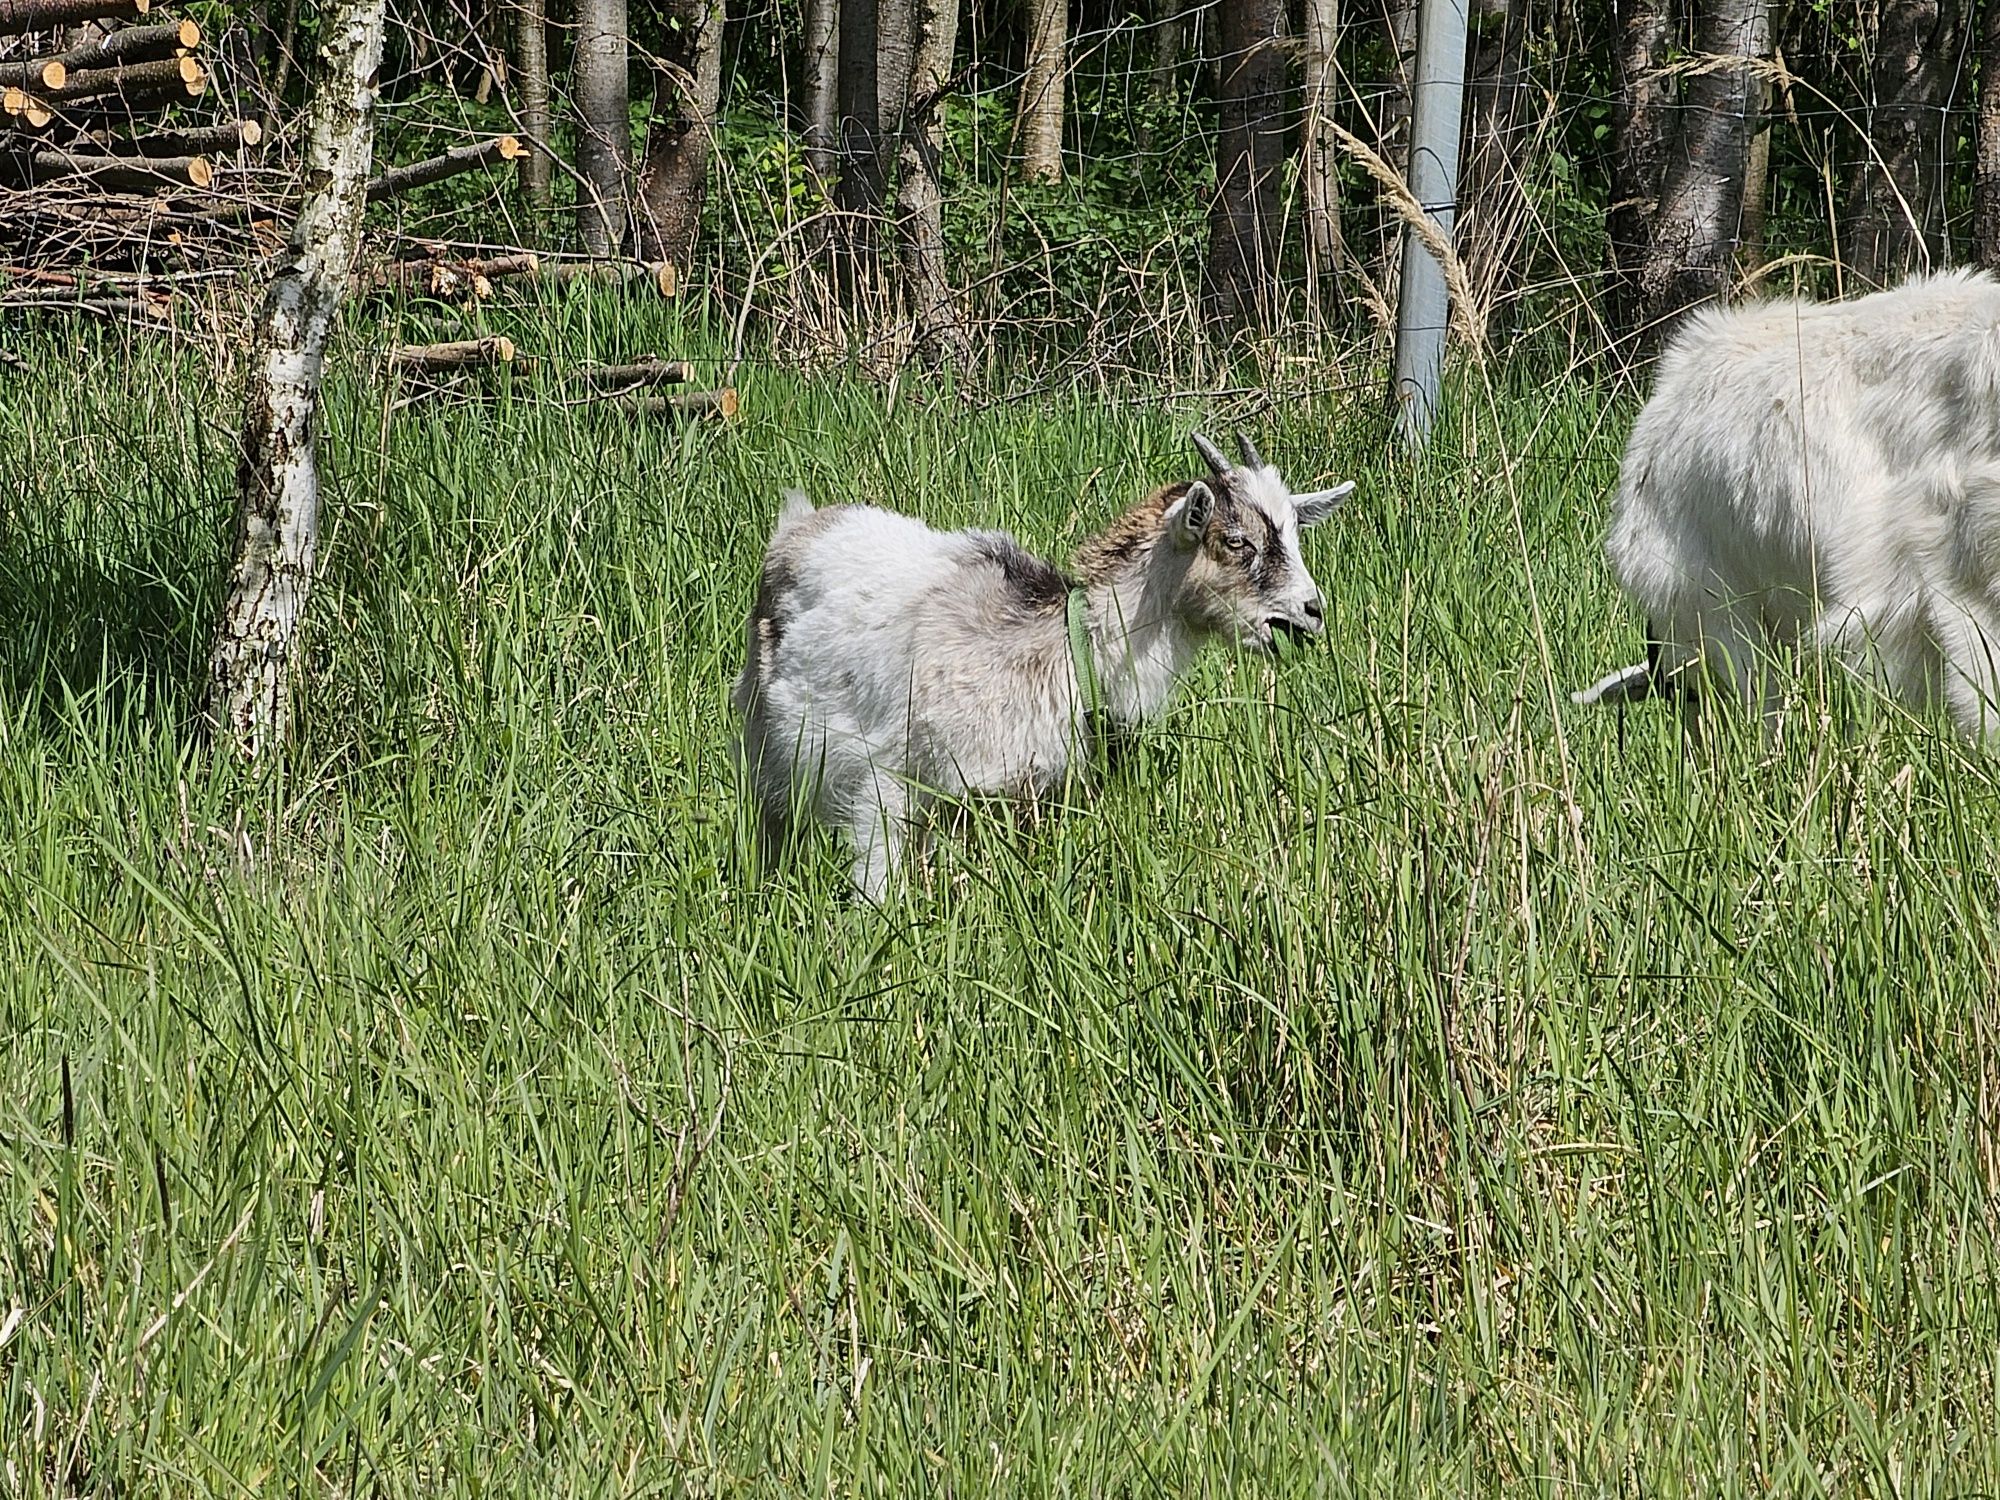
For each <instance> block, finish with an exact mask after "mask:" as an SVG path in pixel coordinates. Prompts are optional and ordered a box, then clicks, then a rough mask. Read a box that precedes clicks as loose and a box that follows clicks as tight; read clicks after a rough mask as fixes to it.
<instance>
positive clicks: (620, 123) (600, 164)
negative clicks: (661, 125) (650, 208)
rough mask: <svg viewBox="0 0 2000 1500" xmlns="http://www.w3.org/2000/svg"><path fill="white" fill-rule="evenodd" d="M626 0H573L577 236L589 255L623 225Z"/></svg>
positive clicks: (613, 242) (609, 247)
mask: <svg viewBox="0 0 2000 1500" xmlns="http://www.w3.org/2000/svg"><path fill="white" fill-rule="evenodd" d="M625 22H626V15H625V0H577V5H576V58H575V60H574V61H573V62H572V63H571V65H570V77H571V81H572V88H573V91H574V92H575V94H576V111H577V142H576V166H577V171H578V172H579V173H580V174H581V175H582V177H583V182H582V183H581V184H579V189H580V190H579V192H578V194H577V203H576V228H577V235H578V237H579V238H580V239H582V241H583V248H584V250H585V251H586V252H587V253H589V254H591V255H609V254H611V253H612V252H613V251H614V250H616V249H617V248H618V240H619V237H620V235H621V234H623V232H624V229H625V178H626V173H627V171H628V170H629V166H630V157H631V152H632V101H631V91H630V85H629V84H628V83H627V82H626V76H625V68H626V57H627V52H628V45H627V42H626V30H625Z"/></svg>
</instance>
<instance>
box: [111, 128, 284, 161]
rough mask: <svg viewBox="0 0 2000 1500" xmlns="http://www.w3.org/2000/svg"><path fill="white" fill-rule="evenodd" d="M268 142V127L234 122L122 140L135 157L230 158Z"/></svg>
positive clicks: (123, 144) (122, 147)
mask: <svg viewBox="0 0 2000 1500" xmlns="http://www.w3.org/2000/svg"><path fill="white" fill-rule="evenodd" d="M263 139H264V127H263V126H262V125H259V124H258V123H257V122H256V121H255V120H233V121H231V122H230V123H229V124H227V125H207V126H203V127H201V128H200V129H197V130H162V131H157V132H155V133H154V134H152V135H142V136H138V137H136V138H135V139H133V140H129V141H120V142H119V143H118V145H119V147H120V148H121V149H122V150H125V151H129V152H130V153H131V154H133V155H134V156H206V155H209V154H210V153H213V154H216V155H227V154H228V153H229V152H232V151H236V150H238V149H241V148H247V147H252V146H256V145H258V144H259V143H261V142H262V141H263Z"/></svg>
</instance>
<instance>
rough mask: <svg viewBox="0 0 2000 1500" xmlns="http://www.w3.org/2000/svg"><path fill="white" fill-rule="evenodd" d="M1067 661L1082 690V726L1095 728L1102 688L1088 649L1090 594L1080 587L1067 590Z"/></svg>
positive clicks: (1100, 714) (1100, 713) (1099, 720)
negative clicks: (1073, 670)
mask: <svg viewBox="0 0 2000 1500" xmlns="http://www.w3.org/2000/svg"><path fill="white" fill-rule="evenodd" d="M1069 664H1070V666H1071V667H1072V668H1074V669H1075V671H1076V685H1077V689H1078V691H1080V692H1081V693H1082V694H1083V722H1084V728H1085V729H1086V730H1088V731H1095V730H1096V729H1098V728H1099V727H1101V725H1102V722H1103V719H1104V690H1103V688H1101V687H1100V686H1099V685H1098V681H1097V658H1096V657H1095V656H1094V655H1092V653H1091V650H1090V596H1089V595H1088V594H1087V593H1085V592H1084V591H1083V590H1082V589H1071V590H1070V591H1069Z"/></svg>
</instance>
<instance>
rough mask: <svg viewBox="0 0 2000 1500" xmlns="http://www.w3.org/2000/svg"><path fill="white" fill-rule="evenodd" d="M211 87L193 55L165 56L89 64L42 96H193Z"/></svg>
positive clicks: (52, 100) (61, 99) (65, 100)
mask: <svg viewBox="0 0 2000 1500" xmlns="http://www.w3.org/2000/svg"><path fill="white" fill-rule="evenodd" d="M207 87H208V71H207V69H205V68H203V67H202V65H201V64H200V63H199V62H197V61H196V60H195V59H194V58H192V57H163V58H161V59H160V60H159V61H158V62H142V63H121V64H119V65H118V66H116V67H110V68H86V69H84V70H82V71H80V72H74V73H71V74H70V75H69V77H68V78H67V79H65V80H64V81H63V85H62V87H61V88H59V89H51V90H49V91H47V92H45V93H44V94H43V95H42V96H41V97H42V98H43V100H45V101H47V102H50V103H57V102H59V103H63V104H71V103H74V102H76V101H77V100H80V99H101V98H103V97H104V96H105V95H107V94H116V95H118V96H119V97H120V98H121V99H135V98H144V97H148V96H150V95H153V94H173V93H181V94H186V95H187V96H188V97H190V98H193V97H195V96H197V95H199V94H201V93H202V92H203V91H204V90H206V89H207Z"/></svg>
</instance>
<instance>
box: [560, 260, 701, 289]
mask: <svg viewBox="0 0 2000 1500" xmlns="http://www.w3.org/2000/svg"><path fill="white" fill-rule="evenodd" d="M641 278H644V279H645V280H646V281H648V282H650V283H651V284H652V286H653V288H654V290H656V291H657V292H659V294H660V295H661V296H662V297H671V296H673V295H674V294H675V293H676V292H677V291H679V290H680V279H679V277H678V276H677V275H676V274H675V272H674V268H673V263H672V262H671V261H664V260H662V261H652V262H648V261H642V260H557V261H545V262H543V264H542V267H541V269H540V271H538V272H537V273H536V279H537V280H541V281H552V282H554V283H556V284H557V285H558V286H568V285H570V284H571V283H573V282H578V281H586V282H588V281H594V282H598V283H600V284H602V285H605V286H623V285H629V284H630V283H632V282H634V281H638V280H640V279H641Z"/></svg>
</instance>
